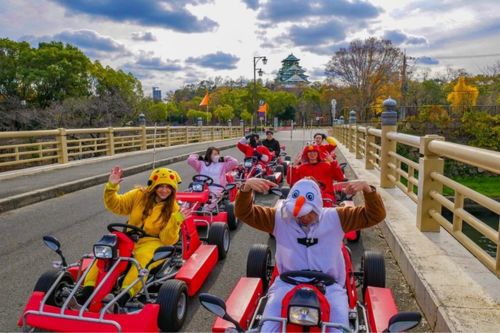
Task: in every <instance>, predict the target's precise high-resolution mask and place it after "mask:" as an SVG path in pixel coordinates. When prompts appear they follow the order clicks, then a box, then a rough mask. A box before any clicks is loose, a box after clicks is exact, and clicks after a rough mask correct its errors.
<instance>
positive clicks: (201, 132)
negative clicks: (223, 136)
mask: <svg viewBox="0 0 500 333" xmlns="http://www.w3.org/2000/svg"><path fill="white" fill-rule="evenodd" d="M199 142H203V126H200V141H199Z"/></svg>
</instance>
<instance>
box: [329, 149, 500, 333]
mask: <svg viewBox="0 0 500 333" xmlns="http://www.w3.org/2000/svg"><path fill="white" fill-rule="evenodd" d="M338 149H340V151H341V152H342V153H343V155H344V156H345V157H346V159H347V160H348V161H350V165H351V167H352V170H353V172H354V173H355V174H356V175H357V176H358V178H360V179H365V180H367V181H369V182H372V183H373V184H376V185H377V186H378V185H379V181H380V176H379V174H378V171H376V170H366V169H364V161H363V160H359V159H355V157H354V154H352V153H349V152H348V150H347V149H346V148H345V146H343V145H340V144H339V145H338ZM378 190H379V192H380V194H381V196H382V197H383V199H384V202H385V205H386V210H387V217H386V221H385V222H384V223H381V224H379V226H380V229H381V231H382V233H383V234H384V237H385V239H386V241H387V244H388V245H389V248H390V249H391V251H392V253H393V255H394V258H395V259H396V260H397V262H398V265H399V267H400V268H401V271H402V272H403V275H404V276H405V278H406V280H407V282H408V284H409V285H410V286H411V288H412V290H413V292H414V293H415V298H416V300H417V302H418V304H419V306H420V308H421V310H422V312H423V314H424V315H425V317H426V319H427V322H428V323H429V325H430V326H431V327H432V328H433V330H434V331H436V332H450V331H451V332H472V331H475V332H478V331H480V332H497V331H498V327H500V288H499V287H500V280H498V279H497V278H496V277H495V276H494V274H492V273H491V272H490V271H489V270H488V269H487V268H486V267H484V266H483V265H482V264H481V263H480V262H479V261H478V260H477V259H476V258H474V257H473V256H472V254H470V253H469V252H468V251H467V250H466V249H465V248H464V247H463V246H462V245H461V244H459V243H458V242H457V241H456V240H455V239H454V238H453V237H452V236H451V235H450V234H448V233H447V232H446V231H444V230H442V231H441V232H439V233H422V232H419V231H418V229H417V228H416V223H415V219H416V204H415V203H414V202H413V201H412V200H411V199H409V198H408V197H407V196H406V194H404V193H403V192H402V191H400V190H399V189H398V188H393V189H382V188H380V187H379V189H378Z"/></svg>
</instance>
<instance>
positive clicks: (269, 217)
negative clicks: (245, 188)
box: [234, 191, 276, 233]
mask: <svg viewBox="0 0 500 333" xmlns="http://www.w3.org/2000/svg"><path fill="white" fill-rule="evenodd" d="M252 196H253V193H252V191H249V192H241V191H238V194H237V195H236V201H235V203H234V214H235V215H236V217H237V218H238V219H240V221H241V222H243V223H246V224H248V225H249V226H251V227H253V228H255V229H258V230H261V231H265V232H267V233H272V232H273V230H274V216H275V214H276V209H275V208H271V207H262V206H259V205H254V204H253V202H252Z"/></svg>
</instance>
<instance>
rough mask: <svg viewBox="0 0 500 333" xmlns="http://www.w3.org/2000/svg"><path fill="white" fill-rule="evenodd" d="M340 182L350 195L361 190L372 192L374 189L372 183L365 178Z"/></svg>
mask: <svg viewBox="0 0 500 333" xmlns="http://www.w3.org/2000/svg"><path fill="white" fill-rule="evenodd" d="M340 184H342V189H343V190H344V192H345V193H346V194H348V195H353V194H355V193H357V192H360V191H365V192H371V190H372V189H371V187H370V185H368V183H367V182H366V181H364V180H351V181H348V182H343V183H340Z"/></svg>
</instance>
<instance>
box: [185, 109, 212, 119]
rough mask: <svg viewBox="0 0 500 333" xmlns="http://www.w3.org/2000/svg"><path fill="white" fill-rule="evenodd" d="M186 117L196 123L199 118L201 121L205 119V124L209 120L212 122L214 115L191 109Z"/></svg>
mask: <svg viewBox="0 0 500 333" xmlns="http://www.w3.org/2000/svg"><path fill="white" fill-rule="evenodd" d="M186 117H187V118H188V119H189V120H191V121H195V122H196V121H197V120H198V118H201V119H203V122H205V121H207V119H208V121H210V120H212V113H210V112H206V111H199V110H194V109H190V110H188V112H187V113H186Z"/></svg>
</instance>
